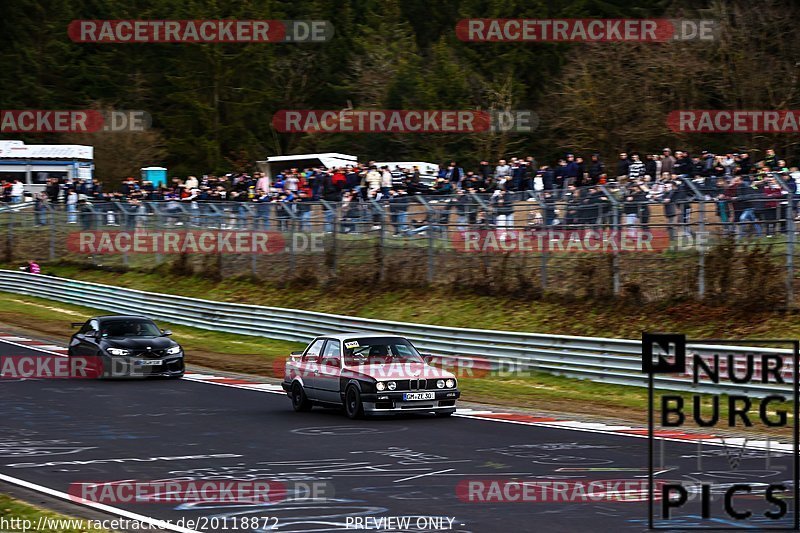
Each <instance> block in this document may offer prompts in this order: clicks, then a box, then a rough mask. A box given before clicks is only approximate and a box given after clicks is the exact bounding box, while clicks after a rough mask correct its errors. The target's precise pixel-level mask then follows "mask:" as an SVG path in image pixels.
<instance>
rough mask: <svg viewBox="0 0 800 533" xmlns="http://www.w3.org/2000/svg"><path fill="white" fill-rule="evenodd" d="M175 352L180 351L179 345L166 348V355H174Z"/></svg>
mask: <svg viewBox="0 0 800 533" xmlns="http://www.w3.org/2000/svg"><path fill="white" fill-rule="evenodd" d="M177 353H181V347H180V346H170V347H169V348H167V355H175V354H177Z"/></svg>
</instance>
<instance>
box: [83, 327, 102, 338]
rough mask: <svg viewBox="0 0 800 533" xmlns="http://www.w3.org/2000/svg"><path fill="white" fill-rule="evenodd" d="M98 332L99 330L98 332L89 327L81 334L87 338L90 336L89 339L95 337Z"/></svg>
mask: <svg viewBox="0 0 800 533" xmlns="http://www.w3.org/2000/svg"><path fill="white" fill-rule="evenodd" d="M98 333H99V332H98V331H97V330H94V329H90V330H89V331H87V332H86V333H84V334H83V336H84V337H88V338H90V339H96V338H97V336H98Z"/></svg>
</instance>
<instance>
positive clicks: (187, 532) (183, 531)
mask: <svg viewBox="0 0 800 533" xmlns="http://www.w3.org/2000/svg"><path fill="white" fill-rule="evenodd" d="M0 481H5V482H7V483H11V484H13V485H18V486H20V487H25V488H26V489H31V490H35V491H37V492H41V493H43V494H48V495H50V496H55V497H56V498H60V499H62V500H69V501H71V502H73V503H77V504H78V505H84V506H86V507H92V508H94V509H97V510H98V511H103V512H106V513H111V514H115V515H118V516H121V517H125V518H129V519H131V520H138V521H139V522H143V523H145V524H150V525H153V526H156V529H168V530H170V531H178V532H179V533H203V532H200V531H197V530H194V529H189V528H185V527H181V526H178V525H173V524H170V523H169V522H167V521H166V520H159V519H158V518H152V517H150V516H146V515H143V514H138V513H132V512H130V511H126V510H125V509H119V508H117V507H112V506H110V505H105V504H103V503H98V502H92V501H89V500H84V499H80V498H76V497H75V496H72V495H70V494H67V493H66V492H61V491H60V490H55V489H51V488H50V487H45V486H44V485H37V484H36V483H31V482H30V481H25V480H24V479H19V478H15V477H11V476H7V475H5V474H0Z"/></svg>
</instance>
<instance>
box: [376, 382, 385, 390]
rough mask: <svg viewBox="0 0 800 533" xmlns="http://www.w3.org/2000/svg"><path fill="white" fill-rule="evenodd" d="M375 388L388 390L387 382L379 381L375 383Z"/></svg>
mask: <svg viewBox="0 0 800 533" xmlns="http://www.w3.org/2000/svg"><path fill="white" fill-rule="evenodd" d="M375 388H376V389H378V390H386V383H384V382H383V381H379V382H377V383H376V384H375Z"/></svg>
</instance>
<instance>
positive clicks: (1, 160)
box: [0, 141, 94, 191]
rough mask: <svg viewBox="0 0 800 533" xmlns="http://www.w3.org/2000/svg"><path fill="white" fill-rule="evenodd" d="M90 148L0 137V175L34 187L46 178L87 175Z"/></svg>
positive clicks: (91, 157) (91, 161) (91, 163)
mask: <svg viewBox="0 0 800 533" xmlns="http://www.w3.org/2000/svg"><path fill="white" fill-rule="evenodd" d="M93 173H94V148H93V147H92V146H83V145H79V144H25V143H23V142H22V141H0V179H4V180H14V179H19V180H20V181H22V182H23V183H25V184H26V185H25V190H27V191H38V190H41V189H42V188H43V187H44V185H45V184H46V183H47V180H48V179H49V178H74V179H77V178H84V179H91V178H92V177H93Z"/></svg>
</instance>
